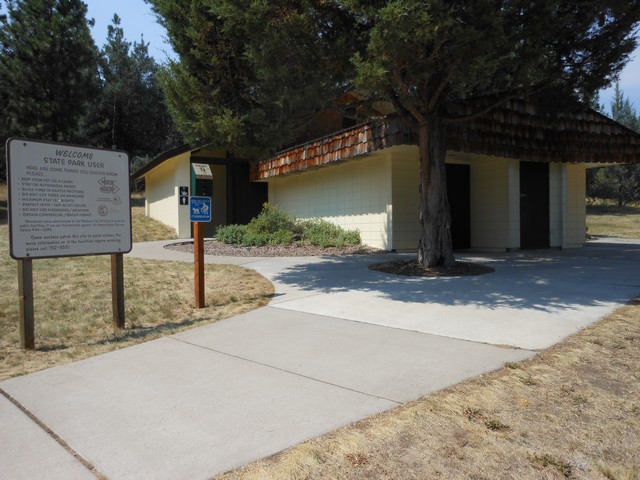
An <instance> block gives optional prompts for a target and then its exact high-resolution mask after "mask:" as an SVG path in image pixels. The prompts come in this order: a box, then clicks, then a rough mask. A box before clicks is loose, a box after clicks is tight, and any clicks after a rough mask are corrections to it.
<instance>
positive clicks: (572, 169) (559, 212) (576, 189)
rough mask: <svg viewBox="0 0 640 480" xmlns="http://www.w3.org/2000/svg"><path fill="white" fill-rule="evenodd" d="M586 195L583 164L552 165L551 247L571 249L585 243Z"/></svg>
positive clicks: (550, 186)
mask: <svg viewBox="0 0 640 480" xmlns="http://www.w3.org/2000/svg"><path fill="white" fill-rule="evenodd" d="M586 194H587V193H586V168H585V165H584V164H572V163H551V164H550V165H549V223H550V225H549V227H550V228H549V233H550V239H549V240H550V245H551V246H552V247H560V248H571V247H579V246H582V245H583V244H584V242H585V240H586V207H585V198H586Z"/></svg>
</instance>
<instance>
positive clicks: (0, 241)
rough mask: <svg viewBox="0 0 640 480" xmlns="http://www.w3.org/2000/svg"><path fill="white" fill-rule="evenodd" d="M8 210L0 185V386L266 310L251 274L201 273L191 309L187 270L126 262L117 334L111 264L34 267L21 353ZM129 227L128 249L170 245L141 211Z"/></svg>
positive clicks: (96, 260) (67, 262)
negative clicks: (28, 331) (30, 320)
mask: <svg viewBox="0 0 640 480" xmlns="http://www.w3.org/2000/svg"><path fill="white" fill-rule="evenodd" d="M6 202H7V201H6V186H2V185H0V252H2V254H1V256H0V287H1V290H0V380H1V379H5V378H8V377H12V376H15V375H22V374H26V373H30V372H33V371H36V370H40V369H43V368H47V367H51V366H54V365H59V364H62V363H67V362H72V361H74V360H78V359H81V358H86V357H90V356H93V355H97V354H100V353H104V352H108V351H110V350H115V349H118V348H123V347H126V346H129V345H133V344H136V343H140V342H144V341H147V340H151V339H154V338H158V337H160V336H163V335H168V334H171V333H174V332H178V331H180V330H184V329H187V328H192V327H195V326H199V325H204V324H206V323H210V322H215V321H218V320H221V319H224V318H228V317H230V316H233V315H237V314H239V313H243V312H246V311H249V310H252V309H254V308H257V307H260V306H263V305H266V304H267V303H268V302H269V300H270V297H271V295H272V294H273V291H274V290H273V285H272V284H271V282H269V281H268V280H266V279H265V278H263V277H262V276H260V275H259V274H257V273H256V272H254V271H252V270H248V269H245V268H242V267H237V266H232V265H207V267H206V272H205V278H206V287H205V289H206V290H205V294H206V300H207V306H206V308H202V309H196V308H194V291H193V265H191V264H188V263H179V262H159V261H148V260H140V259H134V258H125V261H124V282H125V318H126V327H125V328H124V329H123V330H118V329H116V328H114V327H113V324H112V307H111V267H110V256H108V255H107V256H105V255H102V256H91V257H74V258H58V259H37V260H34V261H33V277H34V303H35V335H36V349H35V350H33V351H24V350H21V349H20V345H19V330H18V325H19V303H18V281H17V262H16V261H15V260H13V259H12V258H11V257H10V256H9V238H8V236H9V235H8V225H7V217H6V205H7V203H6ZM138 203H139V201H138ZM134 205H136V201H135V199H134ZM132 224H133V226H132V229H133V238H134V241H141V240H152V239H166V238H173V237H174V234H173V233H172V231H171V230H170V229H169V230H168V229H167V228H166V227H165V226H163V225H162V224H159V223H158V222H155V221H153V220H151V219H148V218H146V217H144V214H143V209H142V208H141V207H140V206H134V208H133V213H132Z"/></svg>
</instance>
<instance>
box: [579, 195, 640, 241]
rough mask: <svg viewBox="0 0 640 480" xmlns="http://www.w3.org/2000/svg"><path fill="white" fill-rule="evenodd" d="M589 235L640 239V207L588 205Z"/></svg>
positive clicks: (606, 204)
mask: <svg viewBox="0 0 640 480" xmlns="http://www.w3.org/2000/svg"><path fill="white" fill-rule="evenodd" d="M587 233H588V234H589V235H595V236H599V235H601V236H611V237H621V238H640V205H627V206H625V207H618V206H617V205H614V204H611V203H599V204H595V205H587Z"/></svg>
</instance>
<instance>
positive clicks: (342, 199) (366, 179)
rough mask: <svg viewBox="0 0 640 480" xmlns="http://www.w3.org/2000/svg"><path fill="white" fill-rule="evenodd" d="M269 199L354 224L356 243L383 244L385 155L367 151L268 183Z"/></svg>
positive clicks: (303, 213) (387, 186)
mask: <svg viewBox="0 0 640 480" xmlns="http://www.w3.org/2000/svg"><path fill="white" fill-rule="evenodd" d="M269 202H270V203H272V204H275V205H278V206H279V207H280V208H282V209H284V210H285V211H287V212H289V213H290V214H292V215H295V216H296V217H297V218H301V219H310V218H317V217H322V218H324V219H325V220H328V221H330V222H332V223H335V224H336V225H340V226H341V227H344V228H347V229H358V230H359V231H360V236H361V238H362V242H363V243H364V244H366V245H370V246H373V247H378V248H383V249H389V248H391V245H392V242H393V238H392V232H390V231H389V230H388V225H390V224H391V216H392V209H391V203H392V198H391V159H390V156H389V155H388V154H381V155H369V156H366V157H362V158H358V159H354V160H351V161H348V162H343V163H339V164H336V165H330V166H325V167H323V168H320V169H317V170H310V171H307V172H303V173H300V174H295V175H289V176H283V177H277V178H274V179H272V180H271V181H270V182H269Z"/></svg>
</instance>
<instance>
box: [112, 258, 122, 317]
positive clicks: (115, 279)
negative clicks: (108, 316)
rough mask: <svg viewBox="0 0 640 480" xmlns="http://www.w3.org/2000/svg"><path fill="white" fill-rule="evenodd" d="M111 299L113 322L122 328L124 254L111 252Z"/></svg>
mask: <svg viewBox="0 0 640 480" xmlns="http://www.w3.org/2000/svg"><path fill="white" fill-rule="evenodd" d="M111 300H112V302H111V303H112V307H113V324H114V325H115V326H116V327H118V328H124V256H123V255H122V253H113V254H111Z"/></svg>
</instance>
